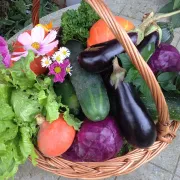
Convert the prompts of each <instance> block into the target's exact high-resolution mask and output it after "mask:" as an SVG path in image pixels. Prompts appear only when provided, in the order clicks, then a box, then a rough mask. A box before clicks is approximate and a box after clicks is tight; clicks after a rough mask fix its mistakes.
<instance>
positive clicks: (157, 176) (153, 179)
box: [116, 163, 172, 180]
mask: <svg viewBox="0 0 180 180" xmlns="http://www.w3.org/2000/svg"><path fill="white" fill-rule="evenodd" d="M171 178H172V174H171V173H169V172H167V171H165V170H162V169H161V168H159V167H157V166H155V165H152V164H150V163H147V164H145V165H144V166H142V167H140V168H139V169H137V170H136V171H135V172H133V173H131V174H128V175H124V176H119V177H117V179H116V180H132V179H133V180H171Z"/></svg>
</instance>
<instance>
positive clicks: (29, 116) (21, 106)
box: [11, 90, 42, 124]
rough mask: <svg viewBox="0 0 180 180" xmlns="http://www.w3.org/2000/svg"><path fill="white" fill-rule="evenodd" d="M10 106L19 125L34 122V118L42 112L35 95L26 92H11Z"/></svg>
mask: <svg viewBox="0 0 180 180" xmlns="http://www.w3.org/2000/svg"><path fill="white" fill-rule="evenodd" d="M11 104H12V107H13V109H14V112H15V117H16V120H17V123H19V124H23V123H25V122H29V123H31V122H33V121H35V116H36V115H37V114H39V113H40V112H41V110H42V106H41V105H40V104H39V102H38V97H37V96H36V95H33V94H32V95H30V94H29V93H27V92H26V91H21V90H14V91H13V92H12V96H11Z"/></svg>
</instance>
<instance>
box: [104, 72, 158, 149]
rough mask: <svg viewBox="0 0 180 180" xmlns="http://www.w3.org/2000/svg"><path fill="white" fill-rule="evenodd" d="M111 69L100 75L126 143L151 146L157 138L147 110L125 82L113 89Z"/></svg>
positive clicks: (140, 146) (142, 146) (143, 146)
mask: <svg viewBox="0 0 180 180" xmlns="http://www.w3.org/2000/svg"><path fill="white" fill-rule="evenodd" d="M111 73H112V69H109V70H108V71H106V72H103V73H101V76H102V78H103V81H104V84H105V86H106V89H107V92H108V96H109V99H110V100H111V101H110V105H111V110H110V114H112V115H113V116H114V117H115V118H116V121H117V124H118V125H119V128H120V130H121V132H122V134H123V136H124V137H125V138H126V140H127V141H128V143H130V144H132V145H133V146H135V147H137V148H147V147H149V146H151V145H152V144H153V143H154V142H155V140H156V137H157V131H156V126H155V124H154V122H153V120H152V118H151V117H150V115H149V114H148V112H147V109H146V107H145V105H144V104H143V102H142V101H141V99H140V97H139V95H138V94H137V92H136V90H135V87H134V86H133V85H132V84H130V83H126V82H119V85H118V87H117V88H116V89H115V87H114V86H113V85H111V83H110V75H111Z"/></svg>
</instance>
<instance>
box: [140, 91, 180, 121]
mask: <svg viewBox="0 0 180 180" xmlns="http://www.w3.org/2000/svg"><path fill="white" fill-rule="evenodd" d="M164 96H165V99H166V102H167V105H168V108H169V114H170V118H171V120H180V95H179V94H175V93H167V92H164ZM141 100H142V101H143V103H144V104H145V106H146V108H147V110H148V112H149V114H150V116H151V117H152V118H153V119H154V120H157V118H158V113H157V110H156V106H155V103H154V102H153V101H149V100H148V99H147V98H146V97H141Z"/></svg>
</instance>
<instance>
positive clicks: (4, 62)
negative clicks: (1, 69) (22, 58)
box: [2, 54, 11, 68]
mask: <svg viewBox="0 0 180 180" xmlns="http://www.w3.org/2000/svg"><path fill="white" fill-rule="evenodd" d="M2 62H3V64H4V65H5V66H6V68H9V67H10V64H11V55H10V54H7V55H6V57H5V58H4V59H3V60H2Z"/></svg>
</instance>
